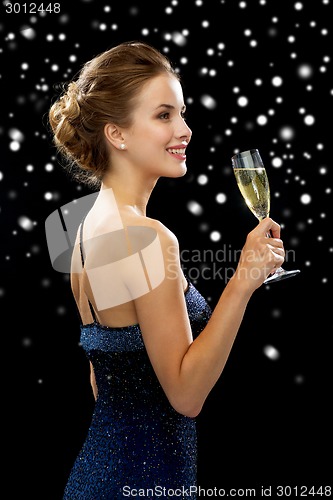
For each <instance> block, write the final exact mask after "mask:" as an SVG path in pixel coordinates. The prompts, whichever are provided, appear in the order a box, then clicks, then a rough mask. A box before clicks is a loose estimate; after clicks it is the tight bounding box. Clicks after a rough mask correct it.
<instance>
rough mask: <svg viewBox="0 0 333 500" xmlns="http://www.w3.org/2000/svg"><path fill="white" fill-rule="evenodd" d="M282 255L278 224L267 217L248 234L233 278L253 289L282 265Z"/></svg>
mask: <svg viewBox="0 0 333 500" xmlns="http://www.w3.org/2000/svg"><path fill="white" fill-rule="evenodd" d="M284 257H285V251H284V247H283V242H282V240H281V239H280V226H279V224H277V223H276V222H274V221H273V220H272V219H271V218H270V217H267V218H265V219H263V220H262V221H261V222H259V224H258V226H257V227H255V228H254V229H253V230H252V231H251V232H250V233H249V234H248V236H247V238H246V242H245V245H244V247H243V249H242V252H241V256H240V259H239V263H238V266H237V269H236V272H235V275H234V279H240V280H242V281H243V283H244V284H246V285H247V286H248V287H249V289H252V290H255V289H256V288H258V287H259V286H260V285H262V283H263V282H264V280H265V279H266V278H267V276H269V275H270V274H273V273H274V272H275V270H276V269H277V268H278V267H280V266H282V264H283V262H284Z"/></svg>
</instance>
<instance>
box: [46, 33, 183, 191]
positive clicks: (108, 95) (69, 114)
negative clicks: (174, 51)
mask: <svg viewBox="0 0 333 500" xmlns="http://www.w3.org/2000/svg"><path fill="white" fill-rule="evenodd" d="M163 73H168V74H171V75H173V76H175V77H176V78H177V79H178V80H179V75H178V74H177V72H176V70H175V69H173V68H172V66H171V64H170V62H169V60H168V59H167V58H166V57H165V56H164V55H162V54H161V53H160V52H159V51H157V50H156V49H155V48H154V47H152V46H150V45H148V44H146V43H143V42H124V43H122V44H120V45H118V46H116V47H113V48H111V49H109V50H107V51H105V52H103V53H101V54H99V55H97V56H96V57H94V58H93V59H92V60H90V61H88V62H87V63H86V64H85V65H84V66H83V67H82V70H81V71H80V73H79V75H78V78H77V79H76V80H73V81H71V82H70V83H68V84H67V85H65V89H64V92H63V94H62V96H61V97H59V98H58V99H57V100H56V101H55V102H54V103H53V105H52V106H51V108H50V110H49V123H50V126H51V129H52V132H53V135H54V138H53V139H54V143H55V145H56V147H57V149H58V151H59V152H60V153H61V154H62V155H63V156H64V157H65V158H66V159H67V160H68V161H67V165H66V166H68V167H69V169H70V171H71V173H72V174H73V176H74V178H76V179H77V180H78V181H80V182H84V183H86V184H88V185H90V186H98V185H99V184H100V182H101V180H102V178H103V175H104V173H105V172H106V170H107V169H108V168H109V167H110V158H109V153H108V149H107V145H106V139H105V137H104V126H105V125H106V124H107V123H114V124H116V125H118V126H121V127H124V128H126V127H129V126H130V125H131V116H132V115H131V113H132V112H133V109H134V107H135V99H136V97H137V96H138V94H139V93H140V91H141V89H142V88H143V86H144V84H145V83H146V82H147V81H148V80H150V79H151V78H154V77H156V76H158V75H159V74H163Z"/></svg>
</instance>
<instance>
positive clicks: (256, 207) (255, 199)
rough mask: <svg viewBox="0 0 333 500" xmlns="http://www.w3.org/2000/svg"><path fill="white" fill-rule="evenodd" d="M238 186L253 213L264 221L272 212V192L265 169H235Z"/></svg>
mask: <svg viewBox="0 0 333 500" xmlns="http://www.w3.org/2000/svg"><path fill="white" fill-rule="evenodd" d="M234 173H235V176H236V181H237V185H238V187H239V189H240V192H241V193H242V196H243V198H244V200H245V202H246V204H247V206H248V207H249V209H250V210H251V212H252V213H253V214H254V215H255V216H256V217H257V219H259V220H262V219H264V218H265V217H268V215H269V210H270V191H269V183H268V177H267V174H266V169H265V168H264V167H251V168H237V167H235V168H234Z"/></svg>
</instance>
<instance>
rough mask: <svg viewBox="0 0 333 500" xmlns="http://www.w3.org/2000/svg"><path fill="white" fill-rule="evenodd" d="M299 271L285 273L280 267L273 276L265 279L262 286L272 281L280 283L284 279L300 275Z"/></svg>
mask: <svg viewBox="0 0 333 500" xmlns="http://www.w3.org/2000/svg"><path fill="white" fill-rule="evenodd" d="M300 272H301V271H300V270H299V269H294V270H293V271H285V270H284V269H282V267H280V268H279V269H277V270H276V271H275V273H274V274H272V275H271V276H268V278H266V279H265V281H264V284H265V285H266V284H268V283H271V282H272V281H281V280H285V279H286V278H292V277H293V276H296V274H298V273H300Z"/></svg>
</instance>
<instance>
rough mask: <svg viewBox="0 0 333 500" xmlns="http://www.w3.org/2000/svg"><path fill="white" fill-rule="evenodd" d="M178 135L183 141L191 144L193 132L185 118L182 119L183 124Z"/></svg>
mask: <svg viewBox="0 0 333 500" xmlns="http://www.w3.org/2000/svg"><path fill="white" fill-rule="evenodd" d="M177 135H178V137H179V138H180V139H181V140H182V141H186V142H190V140H191V137H192V130H191V129H190V127H189V126H188V125H187V123H186V122H185V120H184V119H183V118H182V119H181V124H180V127H179V130H178V134H177Z"/></svg>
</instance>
